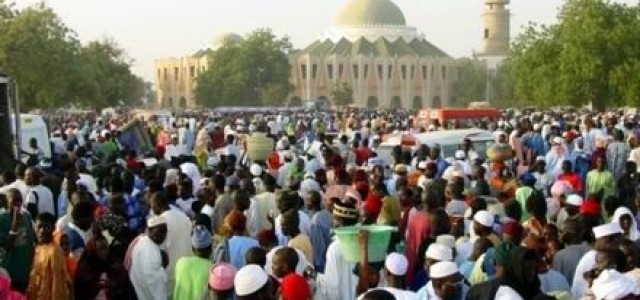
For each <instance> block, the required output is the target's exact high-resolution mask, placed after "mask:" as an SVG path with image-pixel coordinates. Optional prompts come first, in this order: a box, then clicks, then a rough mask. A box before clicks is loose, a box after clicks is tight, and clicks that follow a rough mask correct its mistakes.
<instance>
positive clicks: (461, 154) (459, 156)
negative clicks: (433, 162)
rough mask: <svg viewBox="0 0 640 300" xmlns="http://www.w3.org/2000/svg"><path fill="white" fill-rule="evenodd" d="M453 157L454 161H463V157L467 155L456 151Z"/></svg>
mask: <svg viewBox="0 0 640 300" xmlns="http://www.w3.org/2000/svg"><path fill="white" fill-rule="evenodd" d="M455 157H456V159H464V158H465V157H467V155H466V154H465V153H464V151H462V150H458V151H456V155H455Z"/></svg>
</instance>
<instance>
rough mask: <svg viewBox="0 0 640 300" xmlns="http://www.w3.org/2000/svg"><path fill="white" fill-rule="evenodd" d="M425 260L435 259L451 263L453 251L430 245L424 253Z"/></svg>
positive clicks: (442, 246)
mask: <svg viewBox="0 0 640 300" xmlns="http://www.w3.org/2000/svg"><path fill="white" fill-rule="evenodd" d="M425 256H426V257H427V258H431V259H435V260H437V261H452V260H453V251H452V250H451V248H449V247H447V246H445V245H441V244H436V243H434V244H431V245H429V248H428V249H427V252H426V253H425Z"/></svg>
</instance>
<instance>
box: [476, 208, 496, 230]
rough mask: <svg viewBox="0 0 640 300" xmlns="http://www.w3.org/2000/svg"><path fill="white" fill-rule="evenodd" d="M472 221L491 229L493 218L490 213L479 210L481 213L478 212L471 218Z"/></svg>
mask: <svg viewBox="0 0 640 300" xmlns="http://www.w3.org/2000/svg"><path fill="white" fill-rule="evenodd" d="M473 220H474V221H476V222H478V223H480V224H481V225H482V226H485V227H493V222H494V221H495V218H494V217H493V215H492V214H491V213H490V212H488V211H486V210H481V211H478V212H477V213H476V215H475V216H473Z"/></svg>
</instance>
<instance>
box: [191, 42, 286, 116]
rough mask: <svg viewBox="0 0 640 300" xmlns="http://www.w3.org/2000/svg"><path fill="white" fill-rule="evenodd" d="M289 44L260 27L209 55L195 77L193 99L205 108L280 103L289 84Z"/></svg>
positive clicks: (284, 98)
mask: <svg viewBox="0 0 640 300" xmlns="http://www.w3.org/2000/svg"><path fill="white" fill-rule="evenodd" d="M290 49H291V43H290V42H289V40H288V39H287V38H280V39H279V38H277V37H276V36H275V35H274V34H273V33H272V32H271V31H270V30H268V29H259V30H256V31H254V32H253V33H251V34H250V35H249V36H247V38H246V40H244V41H242V42H239V43H228V44H226V45H224V46H223V47H222V48H220V49H218V50H216V51H215V52H213V54H212V55H211V56H210V57H209V60H210V61H209V68H208V69H207V70H206V71H205V72H203V73H202V74H200V75H199V76H198V78H197V87H196V90H195V98H196V102H198V104H200V105H202V106H205V107H216V106H225V105H228V106H236V105H238V106H257V105H283V104H284V103H285V102H286V98H287V95H288V94H289V92H290V91H291V89H292V87H291V84H290V83H289V75H290V73H291V66H290V65H289V58H288V56H287V52H288V51H289V50H290Z"/></svg>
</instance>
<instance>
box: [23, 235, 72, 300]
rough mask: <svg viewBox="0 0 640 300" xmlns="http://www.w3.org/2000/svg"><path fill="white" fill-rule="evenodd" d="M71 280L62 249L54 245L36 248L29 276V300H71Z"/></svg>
mask: <svg viewBox="0 0 640 300" xmlns="http://www.w3.org/2000/svg"><path fill="white" fill-rule="evenodd" d="M70 284H71V278H70V277H69V273H68V272H67V264H66V261H65V258H64V254H63V253H62V249H60V247H59V246H58V245H56V244H54V243H49V244H44V245H39V246H38V247H36V251H35V255H34V258H33V268H32V269H31V273H30V274H29V287H28V288H27V293H26V294H27V298H28V299H69V297H70V291H69V286H70Z"/></svg>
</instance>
